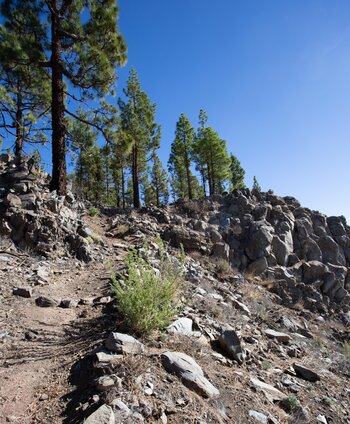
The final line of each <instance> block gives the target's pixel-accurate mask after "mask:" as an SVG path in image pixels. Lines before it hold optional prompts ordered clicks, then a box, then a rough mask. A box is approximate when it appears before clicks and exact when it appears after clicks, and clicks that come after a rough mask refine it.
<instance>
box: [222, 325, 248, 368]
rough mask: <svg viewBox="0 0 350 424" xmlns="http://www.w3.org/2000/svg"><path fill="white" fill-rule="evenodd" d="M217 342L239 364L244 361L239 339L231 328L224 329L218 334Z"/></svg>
mask: <svg viewBox="0 0 350 424" xmlns="http://www.w3.org/2000/svg"><path fill="white" fill-rule="evenodd" d="M219 343H220V346H221V348H222V349H223V350H224V351H225V352H227V353H228V354H229V356H230V357H231V358H233V359H235V360H236V361H237V362H238V363H239V364H242V363H243V361H244V353H243V350H242V348H241V343H240V340H239V338H238V336H237V333H236V332H235V331H234V330H233V329H230V328H229V329H224V330H223V332H222V333H221V334H220V336H219Z"/></svg>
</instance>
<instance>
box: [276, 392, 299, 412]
mask: <svg viewBox="0 0 350 424" xmlns="http://www.w3.org/2000/svg"><path fill="white" fill-rule="evenodd" d="M281 404H282V407H283V408H284V409H285V410H286V411H287V412H293V411H295V410H296V409H297V408H298V407H299V406H300V402H299V400H298V399H297V398H296V397H295V396H287V397H285V398H284V399H282V400H281Z"/></svg>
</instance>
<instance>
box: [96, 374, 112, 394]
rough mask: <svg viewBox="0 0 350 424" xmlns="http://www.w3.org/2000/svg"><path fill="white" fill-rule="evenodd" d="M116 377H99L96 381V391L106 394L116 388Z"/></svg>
mask: <svg viewBox="0 0 350 424" xmlns="http://www.w3.org/2000/svg"><path fill="white" fill-rule="evenodd" d="M116 383H117V381H116V377H115V376H114V378H113V377H112V376H110V375H103V376H102V377H99V378H98V379H97V381H96V390H97V391H98V392H105V391H107V390H110V389H111V388H112V387H114V386H116Z"/></svg>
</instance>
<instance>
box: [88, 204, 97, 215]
mask: <svg viewBox="0 0 350 424" xmlns="http://www.w3.org/2000/svg"><path fill="white" fill-rule="evenodd" d="M89 215H90V216H91V217H93V216H96V215H98V209H97V208H95V207H94V206H92V207H91V208H90V209H89Z"/></svg>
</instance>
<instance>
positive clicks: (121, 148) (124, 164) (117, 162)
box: [111, 128, 131, 209]
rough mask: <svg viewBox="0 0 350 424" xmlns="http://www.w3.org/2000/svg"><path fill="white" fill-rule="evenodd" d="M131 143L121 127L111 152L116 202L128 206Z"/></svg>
mask: <svg viewBox="0 0 350 424" xmlns="http://www.w3.org/2000/svg"><path fill="white" fill-rule="evenodd" d="M130 147H131V146H130V143H129V142H128V137H127V135H126V134H125V133H124V132H123V131H122V130H121V129H120V128H118V130H117V131H116V133H115V137H114V141H113V144H112V152H111V168H112V176H113V183H114V192H115V196H116V204H117V206H118V207H122V208H124V209H125V208H126V204H127V201H126V191H127V188H126V185H127V180H128V178H127V169H128V166H129V157H130Z"/></svg>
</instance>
